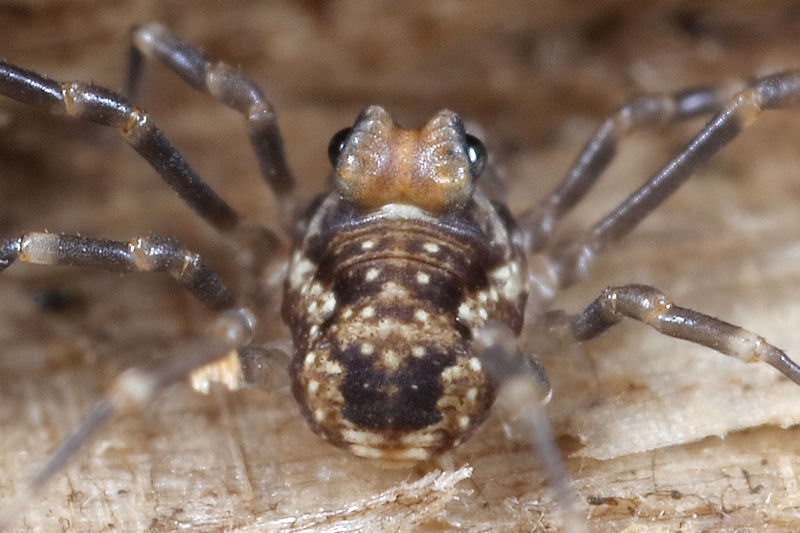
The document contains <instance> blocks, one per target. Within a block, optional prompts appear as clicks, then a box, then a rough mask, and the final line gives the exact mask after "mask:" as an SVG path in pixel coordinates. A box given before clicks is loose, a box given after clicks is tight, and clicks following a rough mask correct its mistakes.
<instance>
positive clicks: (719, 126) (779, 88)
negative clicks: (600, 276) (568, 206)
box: [545, 71, 800, 287]
mask: <svg viewBox="0 0 800 533" xmlns="http://www.w3.org/2000/svg"><path fill="white" fill-rule="evenodd" d="M788 107H800V71H791V72H784V73H781V74H776V75H774V76H768V77H766V78H762V79H760V80H757V81H756V82H755V83H754V84H752V85H751V86H749V87H747V88H745V89H744V90H742V91H741V92H739V93H738V94H736V96H734V97H733V98H732V99H731V100H730V101H729V102H728V103H727V104H726V105H725V107H724V108H723V109H722V111H721V112H720V113H719V114H717V115H716V116H715V117H714V118H712V119H711V121H710V122H709V123H708V124H707V125H706V126H705V127H704V128H703V129H702V130H701V131H700V133H699V134H697V136H695V138H694V139H693V140H692V141H691V142H690V143H689V144H688V145H687V146H686V148H684V149H683V150H682V151H681V152H680V153H679V154H678V155H677V156H675V157H674V158H673V159H672V160H671V161H670V162H669V163H667V164H666V165H665V166H664V167H663V168H662V169H661V170H660V171H658V172H657V173H656V174H654V175H653V176H652V177H650V179H648V180H647V181H646V182H645V183H644V184H643V185H642V186H641V187H639V189H637V190H636V191H634V192H633V193H632V194H631V195H630V196H629V197H628V198H627V199H625V201H623V202H622V203H621V204H620V205H619V206H617V207H616V208H615V209H614V210H613V211H611V212H610V213H609V214H608V215H606V217H604V218H603V219H602V220H600V221H599V222H597V223H596V224H595V225H594V226H593V227H592V228H591V229H589V230H588V231H587V232H586V233H585V234H583V235H582V236H581V237H579V238H578V239H576V241H575V242H574V243H561V244H558V243H556V244H554V245H552V246H550V247H549V248H548V249H546V250H545V253H546V254H548V255H550V256H551V258H550V262H551V263H550V266H551V268H552V270H553V272H554V273H555V276H556V279H557V281H556V283H557V285H556V286H557V287H566V286H568V285H571V284H572V283H574V282H576V281H578V280H580V279H582V278H583V277H584V275H585V274H586V270H587V268H588V266H589V265H590V264H591V262H592V260H593V259H594V257H595V256H596V255H597V254H598V253H599V252H601V251H603V250H605V249H606V247H607V246H608V245H609V244H611V243H613V242H615V241H618V240H620V239H621V238H622V237H624V236H625V235H627V234H628V233H629V232H630V231H631V230H632V229H633V228H635V227H636V226H637V225H638V224H639V223H640V222H641V221H642V220H644V219H645V218H646V217H647V216H648V215H649V214H650V213H652V212H653V211H654V210H655V209H656V208H657V207H658V206H659V205H661V203H662V202H664V200H666V199H667V198H669V197H670V196H671V195H672V193H674V192H675V191H676V190H677V189H678V187H680V186H681V185H683V184H684V183H685V182H686V180H688V179H689V178H690V177H691V176H692V174H693V173H694V172H695V171H696V170H697V169H698V168H699V167H700V165H702V164H703V163H705V162H706V161H708V159H709V158H711V156H712V155H714V154H715V153H717V152H718V151H719V150H720V149H721V148H722V147H723V146H725V145H726V144H728V143H729V142H730V141H732V140H733V139H734V138H735V137H736V136H737V135H738V134H739V133H741V131H742V130H743V129H744V128H745V127H746V126H749V125H750V124H752V123H753V122H754V121H755V120H756V119H757V118H758V116H759V115H760V114H761V112H762V111H764V110H767V109H783V108H788ZM565 244H566V245H565Z"/></svg>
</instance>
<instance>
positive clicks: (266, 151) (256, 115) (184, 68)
mask: <svg viewBox="0 0 800 533" xmlns="http://www.w3.org/2000/svg"><path fill="white" fill-rule="evenodd" d="M145 56H146V57H150V58H153V59H156V60H157V61H160V62H161V63H163V64H164V65H166V66H167V67H169V68H170V69H172V70H173V71H174V72H176V73H177V74H178V75H179V76H180V77H181V78H183V79H184V80H185V81H186V82H188V83H189V84H190V85H192V86H193V87H194V88H195V89H197V90H199V91H202V92H204V93H206V94H209V95H211V96H213V97H214V98H216V99H217V100H219V101H220V102H222V103H223V104H225V105H226V106H228V107H231V108H233V109H235V110H236V111H238V112H239V113H241V114H243V115H244V117H245V119H246V121H247V128H248V130H249V134H250V142H251V143H252V145H253V150H254V151H255V153H256V157H257V159H258V164H259V167H260V168H261V174H262V175H263V177H264V179H265V180H266V182H267V184H268V185H269V187H270V188H271V189H272V190H273V192H274V193H275V194H276V195H277V196H278V197H279V198H280V199H281V205H282V206H284V216H285V218H286V220H285V221H284V222H287V223H290V222H292V220H293V219H292V218H291V217H292V216H293V208H294V204H293V203H292V201H291V200H292V198H291V197H290V195H291V193H292V192H293V190H294V178H293V177H292V174H291V171H290V170H289V167H288V165H287V163H286V156H285V154H284V150H283V141H282V139H281V134H280V130H279V129H278V122H277V116H276V114H275V110H274V109H273V107H272V105H271V104H270V103H269V102H268V101H267V99H266V98H265V97H264V95H263V93H262V92H261V89H259V88H258V86H257V85H256V84H255V82H253V81H252V80H251V79H250V78H248V77H247V76H246V75H245V74H244V73H242V72H240V71H239V70H237V69H235V68H232V67H230V66H229V65H226V64H225V63H223V62H222V61H212V60H210V59H209V58H208V57H206V55H205V54H203V52H202V51H200V50H199V49H198V48H196V47H194V46H192V45H190V44H189V43H187V42H185V41H183V40H181V39H179V38H178V37H176V36H175V35H173V34H171V33H170V32H169V31H167V30H166V29H165V28H164V27H163V26H161V25H160V24H157V23H150V24H145V25H142V26H139V27H137V28H135V29H134V30H133V34H132V42H131V47H130V52H129V63H128V82H127V89H126V91H127V94H128V96H129V97H131V98H135V96H136V94H137V92H138V88H139V83H140V81H141V77H142V66H143V60H144V57H145Z"/></svg>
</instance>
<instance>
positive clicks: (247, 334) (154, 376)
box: [0, 233, 255, 530]
mask: <svg viewBox="0 0 800 533" xmlns="http://www.w3.org/2000/svg"><path fill="white" fill-rule="evenodd" d="M15 261H22V262H26V263H32V264H41V265H72V266H79V267H94V268H100V269H103V270H109V271H112V272H122V273H128V272H166V273H168V274H169V275H170V276H172V277H173V278H175V279H176V280H177V281H178V282H179V283H180V284H181V285H182V286H183V287H184V288H186V289H187V290H189V291H190V292H191V293H192V294H193V295H194V296H195V297H196V298H197V299H198V300H200V301H201V302H203V303H204V304H205V305H206V306H207V307H209V308H210V309H212V310H215V311H218V312H219V317H218V319H217V321H216V322H215V323H214V324H213V325H212V327H211V328H210V329H209V330H208V331H207V333H206V335H205V336H204V337H201V338H197V339H194V340H193V341H190V342H186V343H184V344H182V345H179V346H178V348H177V349H175V350H173V352H172V353H171V355H170V356H169V357H165V358H163V359H162V360H160V361H158V362H157V363H155V364H153V365H151V366H150V367H142V368H137V367H134V368H131V369H128V370H126V371H125V372H123V373H122V374H121V375H120V376H118V377H117V378H116V379H115V380H114V381H113V382H112V383H111V385H110V387H109V388H108V390H107V391H106V394H105V395H104V396H103V397H102V398H101V399H100V400H99V401H98V402H97V403H96V404H95V405H94V407H93V408H92V409H91V410H90V412H89V414H88V415H87V417H86V418H85V419H84V421H83V422H82V423H81V424H80V425H79V426H78V428H77V429H76V430H75V432H74V433H73V434H72V435H70V436H69V437H68V438H67V439H66V440H64V441H63V442H62V443H61V444H60V446H59V447H58V449H57V450H56V451H55V452H54V453H53V454H52V455H51V456H50V458H49V459H48V461H47V463H46V464H45V465H44V466H43V467H42V469H41V470H39V471H38V473H37V474H36V476H35V477H34V478H33V479H31V480H30V481H29V482H28V483H27V484H26V485H25V486H24V487H23V489H22V490H20V491H18V493H17V495H16V496H15V498H14V499H13V501H12V502H11V503H10V504H9V505H8V506H7V507H5V508H4V509H3V510H2V512H1V513H0V530H3V529H5V528H6V527H7V526H8V525H9V524H10V523H11V521H12V520H13V519H14V518H15V517H16V516H17V515H18V514H19V513H20V512H21V511H22V510H23V509H24V508H25V507H26V505H27V504H28V503H30V502H31V500H32V499H33V497H34V496H35V494H36V493H37V492H38V491H39V490H41V489H42V488H43V487H44V486H45V485H46V484H47V482H48V481H49V480H50V479H51V478H52V477H53V476H54V475H55V474H56V473H58V472H59V471H60V470H61V468H62V467H63V466H64V465H65V464H66V462H67V461H68V460H69V459H71V458H72V457H73V456H74V455H75V453H76V452H77V450H78V449H79V448H80V447H81V446H82V445H83V444H84V443H85V442H86V441H87V440H88V439H89V438H90V437H92V435H94V433H95V432H96V431H97V430H99V429H100V428H101V427H102V426H103V425H104V424H105V423H106V422H107V421H108V420H109V419H110V418H111V417H112V416H113V415H115V414H118V413H122V412H128V411H132V410H138V409H140V408H141V407H143V406H144V405H146V404H147V402H148V401H149V400H150V399H151V398H152V397H153V396H155V395H156V394H157V393H158V392H160V391H161V390H163V389H164V388H165V387H167V386H169V385H171V384H174V383H177V382H180V381H182V380H184V379H185V378H186V377H187V376H188V375H189V374H190V373H191V372H192V371H193V370H195V369H197V368H199V367H202V366H204V365H207V364H209V363H211V362H213V361H216V360H219V359H220V357H221V355H222V354H226V353H229V352H231V351H232V350H233V351H237V352H238V351H239V350H240V349H242V347H244V346H246V345H247V343H248V342H250V339H251V337H252V333H253V329H254V327H255V322H254V319H253V316H252V314H251V313H250V311H249V310H247V309H246V308H243V307H237V305H236V298H235V296H234V295H233V293H232V292H231V291H230V290H229V289H228V288H227V287H226V286H225V285H224V283H223V282H222V280H221V279H220V278H219V277H218V276H217V275H216V274H215V273H214V272H213V271H212V270H211V269H210V268H209V267H208V266H206V265H205V264H204V263H203V261H202V260H201V258H200V256H198V255H197V254H194V253H192V252H190V251H188V250H186V249H185V248H183V247H181V246H180V245H179V244H178V243H177V242H175V241H174V240H172V239H168V238H164V237H147V238H139V239H134V240H132V241H130V242H119V241H111V240H105V239H93V238H89V237H83V236H78V235H56V234H51V233H26V234H23V235H21V236H19V237H16V238H12V239H7V240H3V241H0V271H2V270H4V269H6V268H7V267H8V266H10V265H11V264H12V263H14V262H15ZM245 379H246V377H245Z"/></svg>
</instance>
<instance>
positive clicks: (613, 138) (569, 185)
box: [517, 87, 733, 252]
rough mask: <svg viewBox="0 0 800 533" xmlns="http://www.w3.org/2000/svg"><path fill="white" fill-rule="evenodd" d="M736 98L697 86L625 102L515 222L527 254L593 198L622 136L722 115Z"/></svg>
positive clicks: (729, 92) (728, 89)
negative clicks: (590, 195) (539, 199)
mask: <svg viewBox="0 0 800 533" xmlns="http://www.w3.org/2000/svg"><path fill="white" fill-rule="evenodd" d="M732 95H733V91H732V88H731V87H697V88H693V89H688V90H684V91H680V92H678V93H675V94H672V95H644V96H639V97H637V98H633V99H631V100H628V101H627V102H625V104H623V105H622V107H620V108H619V110H618V111H617V112H616V113H615V114H614V115H613V116H611V117H609V118H608V119H606V120H605V122H603V124H602V125H601V126H600V128H599V129H598V130H597V132H596V133H595V134H594V136H593V137H592V138H591V139H590V140H589V142H588V143H587V144H586V146H585V147H584V148H583V151H582V152H581V153H580V155H579V156H578V158H577V159H576V160H575V163H573V165H572V168H570V170H569V171H568V172H567V174H566V176H564V179H563V180H562V181H561V182H560V183H559V184H558V186H557V187H556V188H555V189H554V190H553V191H552V192H551V193H550V194H549V195H548V196H547V197H546V198H545V199H544V200H543V201H542V202H541V203H540V204H539V205H536V206H534V207H531V208H530V209H528V210H526V211H525V212H524V213H522V214H520V216H519V217H517V223H518V224H519V227H520V228H521V229H522V230H523V231H524V232H525V240H526V246H527V248H528V251H529V252H537V251H539V250H541V249H543V248H544V247H545V246H547V245H548V244H550V239H551V237H552V235H553V232H554V231H555V229H556V224H557V222H558V219H560V218H561V217H562V216H563V215H564V214H565V213H567V212H568V211H569V210H570V209H572V208H573V207H574V206H575V205H576V204H577V203H578V202H579V201H580V200H581V199H583V198H584V197H585V196H586V195H587V194H588V193H589V191H590V190H591V188H592V186H594V184H595V183H596V182H597V180H598V178H599V177H600V175H601V174H602V173H603V171H604V170H605V169H606V167H608V165H609V164H610V163H611V160H612V159H613V158H614V156H615V155H616V152H617V145H618V144H619V142H620V140H622V138H623V137H625V136H626V135H628V134H630V133H631V132H632V131H633V130H636V129H640V128H645V127H651V126H657V125H665V124H671V123H673V122H679V121H683V120H688V119H691V118H695V117H698V116H701V115H708V114H711V113H716V112H719V111H720V110H721V109H722V108H723V106H724V105H725V104H726V103H727V102H728V101H729V100H730V97H731V96H732Z"/></svg>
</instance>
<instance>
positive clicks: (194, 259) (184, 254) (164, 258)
mask: <svg viewBox="0 0 800 533" xmlns="http://www.w3.org/2000/svg"><path fill="white" fill-rule="evenodd" d="M15 261H22V262H25V263H32V264H39V265H71V266H79V267H94V268H100V269H103V270H109V271H112V272H121V273H128V272H137V271H138V272H166V273H168V274H169V275H170V276H172V277H173V278H175V279H176V280H177V281H178V282H179V283H180V284H181V285H183V286H184V287H185V288H186V289H188V290H189V291H190V292H191V293H192V294H194V296H195V297H196V298H197V299H198V300H200V301H201V302H203V303H204V304H206V306H208V307H209V308H210V309H213V310H216V311H220V310H224V309H228V308H232V307H233V306H234V305H235V303H236V299H235V297H234V295H233V293H232V292H231V291H230V290H228V288H227V287H226V286H225V285H224V284H223V283H222V280H221V279H220V278H219V277H218V276H217V275H216V274H215V273H214V271H213V270H211V268H209V267H208V266H207V265H206V264H205V263H203V261H202V260H201V258H200V256H199V255H197V254H195V253H192V252H190V251H188V250H186V249H185V248H183V247H181V246H180V245H179V244H178V243H177V242H175V241H174V240H172V239H168V238H165V237H155V236H153V237H143V238H138V239H134V240H132V241H129V242H119V241H111V240H105V239H94V238H90V237H83V236H79V235H57V234H55V233H25V234H23V235H21V236H19V237H16V238H12V239H8V240H0V271H2V270H5V269H6V268H8V267H9V266H10V265H11V264H12V263H14V262H15Z"/></svg>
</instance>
